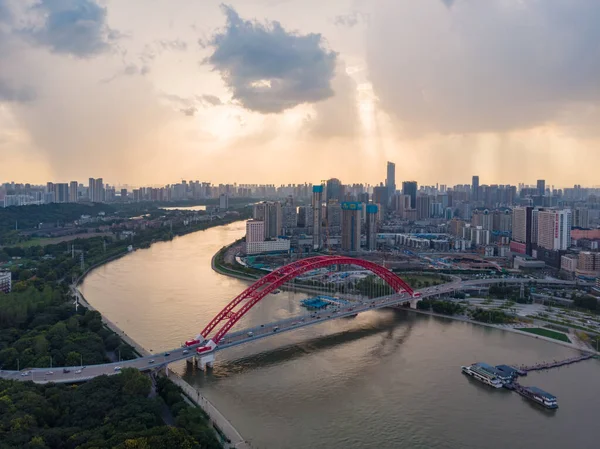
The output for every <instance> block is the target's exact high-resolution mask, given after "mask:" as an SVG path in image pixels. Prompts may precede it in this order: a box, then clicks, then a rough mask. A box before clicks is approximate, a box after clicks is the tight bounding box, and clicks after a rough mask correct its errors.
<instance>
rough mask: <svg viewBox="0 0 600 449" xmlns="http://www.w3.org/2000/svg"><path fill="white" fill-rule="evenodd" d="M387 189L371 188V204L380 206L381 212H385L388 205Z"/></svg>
mask: <svg viewBox="0 0 600 449" xmlns="http://www.w3.org/2000/svg"><path fill="white" fill-rule="evenodd" d="M388 193H389V191H388V188H387V187H384V186H383V185H381V186H378V187H374V188H373V202H374V203H376V204H379V205H381V208H382V209H383V210H387V208H388V203H389V196H388Z"/></svg>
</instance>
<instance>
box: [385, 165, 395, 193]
mask: <svg viewBox="0 0 600 449" xmlns="http://www.w3.org/2000/svg"><path fill="white" fill-rule="evenodd" d="M385 186H386V187H387V189H388V198H391V197H392V195H393V194H394V193H396V164H394V163H393V162H388V163H387V178H385Z"/></svg>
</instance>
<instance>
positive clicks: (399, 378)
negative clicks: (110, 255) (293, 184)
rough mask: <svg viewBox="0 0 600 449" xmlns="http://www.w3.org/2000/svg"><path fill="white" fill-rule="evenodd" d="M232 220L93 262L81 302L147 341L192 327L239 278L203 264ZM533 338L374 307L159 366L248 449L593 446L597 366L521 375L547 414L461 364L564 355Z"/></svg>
mask: <svg viewBox="0 0 600 449" xmlns="http://www.w3.org/2000/svg"><path fill="white" fill-rule="evenodd" d="M243 233H244V224H243V223H234V224H231V225H227V226H221V227H216V228H212V229H209V230H206V231H201V232H196V233H193V234H189V235H186V236H183V237H179V238H176V239H174V240H172V241H170V242H163V243H157V244H154V245H152V247H150V248H149V249H145V250H139V251H136V252H135V253H133V254H131V255H128V256H127V257H124V258H121V259H119V260H116V261H114V262H111V263H109V264H107V265H105V266H102V267H100V268H98V269H96V270H94V271H93V272H92V273H91V274H90V275H89V276H88V277H87V278H86V279H85V281H84V284H83V286H82V292H83V293H84V295H85V297H86V299H87V300H88V301H89V302H90V303H91V304H93V305H94V307H96V308H97V309H98V310H100V311H101V312H102V313H103V314H105V315H106V316H107V317H108V318H109V319H110V320H112V321H113V322H116V323H117V324H118V325H119V326H120V327H121V328H122V329H123V330H124V331H125V332H126V333H127V334H128V335H129V336H131V337H132V338H133V339H134V340H136V341H137V342H139V343H140V344H142V345H143V346H144V347H145V348H147V349H152V350H153V351H154V352H158V351H160V350H163V349H167V348H172V347H175V346H177V345H178V344H180V343H181V342H182V341H184V340H185V339H187V338H189V337H191V336H194V335H195V334H197V333H198V332H199V331H200V330H201V329H202V328H203V327H204V325H205V324H206V323H207V322H208V321H209V320H210V318H212V316H214V315H215V314H216V313H217V312H218V311H219V310H220V309H221V308H222V307H223V306H224V305H225V304H226V303H227V302H229V300H231V299H232V298H233V297H234V296H236V295H237V294H238V293H240V292H241V291H242V290H243V289H244V288H245V287H246V286H247V285H248V283H246V282H243V281H239V280H236V279H232V278H228V277H225V276H221V275H219V274H217V273H215V272H214V271H212V270H211V267H210V261H211V257H212V255H213V254H214V253H215V252H216V251H218V250H219V249H220V248H221V247H223V246H225V245H227V244H229V243H231V242H232V241H234V240H235V239H237V238H239V237H241V236H242V235H243ZM303 297H305V295H304V294H295V293H287V292H282V293H280V294H279V295H270V296H268V297H266V298H265V299H264V300H263V301H261V303H259V304H258V305H257V306H256V307H255V308H254V309H252V310H251V312H250V313H249V316H247V317H245V318H244V320H243V321H242V323H241V324H240V326H241V327H246V326H249V325H257V324H260V323H263V322H268V321H272V320H275V319H279V318H284V317H287V316H290V315H294V314H299V313H301V310H300V307H299V299H300V298H303ZM574 353H575V352H574V351H573V350H571V349H569V348H566V347H563V346H559V345H555V344H552V343H549V342H545V341H541V340H538V339H535V338H530V337H525V336H521V335H516V334H514V333H510V332H504V331H500V330H496V329H491V328H486V327H482V326H477V325H472V324H469V323H463V322H457V321H452V320H447V319H440V318H434V317H429V316H424V315H417V314H414V313H412V312H410V311H396V310H380V311H371V312H366V313H363V314H360V315H359V316H358V317H356V318H355V319H342V320H336V321H333V322H327V323H323V324H320V325H315V326H312V327H308V328H304V329H299V330H297V331H294V332H290V333H286V334H281V335H277V336H273V337H270V338H267V339H265V340H262V341H258V342H254V343H251V344H248V345H244V346H240V347H237V348H231V349H228V350H225V351H223V352H220V353H218V355H217V359H218V360H217V363H216V364H215V367H214V369H213V370H212V371H209V372H208V373H207V374H205V373H203V372H202V371H197V370H194V369H192V368H189V367H188V366H186V364H185V363H183V362H181V363H180V364H179V365H174V366H172V368H173V369H175V370H177V371H178V372H180V373H181V374H183V376H184V378H185V379H186V380H187V381H188V382H189V383H190V384H192V385H194V386H195V387H197V388H199V389H201V390H202V392H203V394H204V395H205V396H206V397H207V398H209V400H211V401H212V402H213V403H214V404H215V405H216V406H217V407H218V408H219V409H220V410H221V412H222V413H223V414H224V415H225V416H227V417H228V418H229V419H230V421H231V422H232V424H233V425H234V426H235V427H236V428H237V429H238V430H239V431H240V433H241V434H242V435H243V436H244V437H245V438H246V439H248V440H249V441H250V442H251V443H252V444H253V446H254V447H255V448H260V449H288V448H289V449H292V448H293V449H296V448H313V449H321V448H323V449H325V448H328V449H331V448H344V449H359V448H373V449H375V448H377V449H380V448H403V449H413V448H414V449H429V448H444V449H446V448H447V449H479V448H489V449H505V448H506V447H511V448H527V449H531V448H566V447H568V448H570V449H579V448H581V449H586V448H595V447H600V442H599V441H600V440H599V437H598V433H597V428H596V425H597V422H598V417H600V362H598V361H594V360H593V361H586V362H582V363H579V364H576V365H572V366H569V367H563V368H560V369H557V370H552V371H550V372H545V373H532V374H530V375H529V376H528V377H526V378H523V379H522V382H521V383H522V384H524V385H536V386H538V387H540V388H542V389H544V390H546V391H549V392H551V393H553V394H554V395H556V396H557V397H558V399H559V404H560V409H559V410H557V411H556V412H548V411H546V410H544V409H542V408H540V407H539V406H537V405H535V404H532V403H530V402H529V401H527V400H525V399H523V398H522V397H520V396H518V395H517V394H516V393H511V392H509V391H508V390H503V389H502V390H492V389H491V388H489V387H487V386H485V385H483V384H480V383H478V382H476V381H473V380H471V379H469V378H467V377H466V376H464V375H462V374H461V372H460V366H461V365H463V364H469V363H473V362H476V361H485V362H488V363H492V364H500V363H508V364H516V363H528V364H531V363H535V362H538V361H548V360H553V359H559V358H566V357H570V356H573V355H574Z"/></svg>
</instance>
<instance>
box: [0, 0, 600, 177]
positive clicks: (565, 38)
mask: <svg viewBox="0 0 600 449" xmlns="http://www.w3.org/2000/svg"><path fill="white" fill-rule="evenodd" d="M599 23H600V1H598V0H485V1H482V0H418V1H417V0H366V1H363V0H237V1H233V0H232V1H229V2H227V3H221V2H220V1H213V0H104V1H103V0H32V1H30V0H0V182H5V181H10V180H15V181H23V182H25V181H27V182H36V183H45V182H46V181H49V180H53V181H57V182H58V181H63V182H66V181H70V180H79V181H80V182H82V181H85V180H86V179H87V178H88V177H103V178H104V179H105V181H107V182H109V183H129V184H135V185H154V184H163V183H171V182H177V181H179V180H181V179H188V180H190V179H192V180H196V179H198V180H201V181H207V182H213V183H226V182H230V183H232V182H238V183H275V184H279V183H284V182H285V183H288V182H291V183H295V182H304V181H308V182H318V181H320V180H321V179H326V178H329V177H334V176H335V177H338V178H340V179H341V180H342V181H343V182H346V183H351V182H367V183H376V182H379V181H383V180H384V179H385V162H386V161H387V160H390V161H393V162H395V163H396V167H397V175H396V177H397V182H398V183H400V182H401V181H402V180H407V179H417V180H418V181H419V182H420V183H422V184H431V183H435V182H440V183H445V184H456V183H469V182H470V179H471V176H472V175H473V174H478V175H479V176H480V179H481V183H482V184H484V183H513V184H516V183H518V182H525V183H535V180H536V179H538V178H545V179H546V180H547V184H548V185H556V186H561V187H562V186H571V185H573V184H574V183H578V184H584V185H590V186H591V185H598V184H600V182H598V176H597V170H598V166H599V163H600V26H599V25H598V24H599Z"/></svg>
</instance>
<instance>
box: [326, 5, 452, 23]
mask: <svg viewBox="0 0 600 449" xmlns="http://www.w3.org/2000/svg"><path fill="white" fill-rule="evenodd" d="M446 1H448V0H446ZM333 23H334V24H336V25H339V26H345V27H349V28H352V27H354V26H356V25H358V24H364V23H369V15H368V14H365V13H362V12H359V11H353V12H351V13H350V14H340V15H339V16H335V17H334V18H333Z"/></svg>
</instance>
